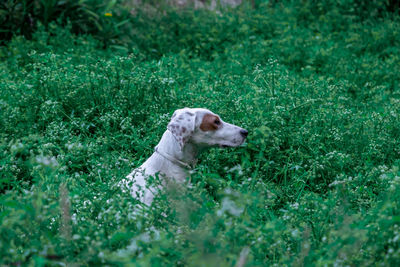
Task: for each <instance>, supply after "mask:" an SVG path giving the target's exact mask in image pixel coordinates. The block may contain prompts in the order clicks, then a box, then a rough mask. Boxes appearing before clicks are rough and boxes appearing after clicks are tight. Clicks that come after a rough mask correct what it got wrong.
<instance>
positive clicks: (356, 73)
mask: <svg viewBox="0 0 400 267" xmlns="http://www.w3.org/2000/svg"><path fill="white" fill-rule="evenodd" d="M283 3H284V4H282V3H277V4H275V5H271V4H261V3H257V8H256V9H253V8H251V7H246V6H242V7H239V8H238V9H236V10H230V11H226V12H223V13H220V12H214V11H204V10H197V11H189V10H186V11H182V10H169V9H167V10H166V11H165V10H164V11H163V16H159V15H160V14H158V15H157V16H156V15H154V14H153V13H152V12H157V11H154V10H150V11H149V10H146V11H145V12H141V11H140V10H139V11H138V10H136V11H135V12H132V14H131V15H130V16H131V17H129V20H128V21H126V20H125V19H126V16H128V15H126V14H125V13H123V12H122V13H121V14H124V17H123V19H124V20H123V21H122V22H123V23H122V24H121V21H120V20H118V18H117V16H116V15H115V16H114V17H112V16H111V17H110V16H107V18H102V20H103V19H104V20H105V19H115V20H116V21H114V22H104V23H109V24H110V25H113V24H112V23H115V25H119V26H118V27H117V28H118V34H116V33H115V32H113V33H112V34H111V36H110V39H109V40H107V34H105V33H104V35H103V36H102V37H101V38H98V35H96V34H93V35H75V34H73V33H71V32H74V29H73V25H72V24H71V23H70V24H68V23H67V24H66V25H64V26H63V27H61V26H59V25H60V24H57V23H48V24H46V25H45V26H40V24H39V25H38V27H37V29H36V30H35V31H34V32H33V34H32V39H30V40H27V39H25V38H23V37H22V36H20V35H18V34H16V35H15V36H14V37H13V38H12V39H11V40H10V41H9V42H8V43H7V46H4V47H1V48H0V57H1V62H0V77H1V81H2V82H1V83H0V129H1V131H0V147H1V149H0V191H1V195H0V241H1V242H0V263H1V264H2V265H3V264H6V265H7V264H8V265H15V264H22V265H25V264H32V265H33V264H36V265H39V266H40V265H46V264H48V265H62V264H77V265H99V264H107V265H124V264H132V265H135V264H138V265H140V266H142V265H144V266H146V265H155V266H157V265H167V266H170V265H194V266H198V265H210V266H232V265H235V264H236V263H237V261H238V259H239V257H240V255H241V254H242V255H247V256H246V257H245V259H246V264H247V265H248V266H255V265H273V264H276V265H278V266H282V265H311V264H313V265H328V266H330V265H336V266H342V265H343V266H344V265H361V266H367V265H368V266H369V265H384V266H389V265H392V266H394V265H397V264H399V263H400V246H399V245H400V229H399V225H400V170H399V167H400V157H399V156H400V144H399V143H400V141H399V136H400V119H399V115H400V91H399V82H400V75H399V73H400V56H399V55H400V34H399V31H400V21H399V18H398V15H396V13H385V12H383V11H382V10H381V9H379V8H377V9H373V10H376V14H375V13H373V12H368V11H371V10H368V9H367V11H365V10H364V9H355V8H354V6H355V4H354V3H353V2H352V1H349V3H348V4H349V6H340V5H334V4H330V2H329V1H325V2H324V5H315V6H313V3H312V1H310V2H306V1H304V2H303V3H302V4H301V5H300V4H296V3H292V2H283ZM307 3H308V5H307ZM371 3H375V4H376V2H375V1H371ZM350 4H353V5H350ZM311 7H314V8H311ZM348 7H353V8H348ZM119 8H121V9H123V7H119ZM127 13H129V12H127ZM369 14H371V16H369ZM372 15H374V16H372ZM72 23H73V22H72ZM61 24H62V23H61ZM110 27H111V26H110ZM124 27H126V28H125V30H124ZM111 29H113V27H111ZM124 32H125V35H124V34H123V33H124ZM185 106H189V107H206V108H209V109H211V110H213V111H214V112H216V113H218V114H220V115H221V117H222V118H224V119H225V120H226V121H229V122H232V123H235V124H238V125H241V126H243V127H244V128H246V129H249V130H250V134H249V137H248V140H247V144H246V146H243V147H240V148H234V149H226V150H219V149H211V150H210V151H208V152H206V153H205V154H204V155H202V157H201V158H200V162H199V165H198V167H197V171H196V172H195V173H194V174H193V175H192V177H191V181H192V184H193V186H192V187H190V188H187V187H185V186H183V187H179V186H177V187H176V188H174V189H171V190H170V191H168V192H163V193H162V194H160V195H159V196H158V198H157V199H156V201H155V202H154V204H153V206H152V208H151V209H150V210H149V211H146V212H142V210H141V209H140V207H139V205H138V203H137V202H136V201H135V200H133V199H132V198H131V196H130V195H129V193H127V192H123V191H122V190H121V189H120V188H119V187H118V186H117V184H118V182H119V181H120V180H121V179H122V178H123V177H124V176H125V175H126V174H128V173H129V172H130V171H131V170H132V169H133V168H134V167H135V166H138V165H140V164H141V163H142V162H143V161H144V160H145V159H146V158H147V157H148V156H149V155H150V154H151V153H152V151H153V147H154V146H155V145H156V143H157V142H158V140H159V138H160V136H161V134H162V133H163V131H164V130H165V129H166V125H167V123H168V121H169V118H170V116H171V115H172V112H173V111H174V110H175V109H177V108H181V107H185ZM162 213H165V214H167V215H168V216H167V217H164V216H162V215H161V214H162Z"/></svg>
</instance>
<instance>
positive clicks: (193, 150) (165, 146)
mask: <svg viewBox="0 0 400 267" xmlns="http://www.w3.org/2000/svg"><path fill="white" fill-rule="evenodd" d="M157 150H158V151H159V152H160V153H161V154H167V155H168V156H171V157H172V158H174V159H177V160H178V161H182V162H184V163H186V164H188V165H190V166H194V165H195V164H196V161H197V156H198V154H199V152H200V148H199V147H198V146H196V145H195V144H192V143H186V144H185V145H184V146H183V148H181V147H180V145H179V143H178V141H177V140H176V139H175V137H174V136H173V134H172V133H171V132H170V131H169V130H167V131H165V132H164V134H163V136H162V138H161V140H160V142H159V143H158V145H157Z"/></svg>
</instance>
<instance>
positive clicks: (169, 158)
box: [154, 146, 193, 170]
mask: <svg viewBox="0 0 400 267" xmlns="http://www.w3.org/2000/svg"><path fill="white" fill-rule="evenodd" d="M154 152H156V153H158V154H159V155H160V156H162V157H163V158H165V159H166V160H169V161H170V162H172V163H174V164H175V165H178V166H179V167H182V168H184V169H187V170H191V169H193V167H192V166H190V165H189V164H188V163H186V162H183V161H181V160H179V159H176V158H174V157H173V156H171V155H169V154H168V153H165V152H161V151H159V150H158V147H157V146H156V147H155V148H154Z"/></svg>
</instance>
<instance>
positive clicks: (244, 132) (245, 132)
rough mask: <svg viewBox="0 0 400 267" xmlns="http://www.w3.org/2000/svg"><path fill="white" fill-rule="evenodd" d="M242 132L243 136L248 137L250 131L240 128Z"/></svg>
mask: <svg viewBox="0 0 400 267" xmlns="http://www.w3.org/2000/svg"><path fill="white" fill-rule="evenodd" d="M240 134H241V135H242V136H243V137H247V135H248V134H249V132H248V131H247V130H245V129H242V130H240Z"/></svg>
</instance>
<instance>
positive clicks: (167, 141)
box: [127, 108, 248, 205]
mask: <svg viewBox="0 0 400 267" xmlns="http://www.w3.org/2000/svg"><path fill="white" fill-rule="evenodd" d="M247 134H248V132H247V131H246V130H245V129H243V128H240V127H238V126H235V125H233V124H229V123H226V122H224V121H222V120H221V118H220V117H219V116H218V115H216V114H214V113H213V112H211V111H209V110H207V109H203V108H183V109H178V110H176V111H175V112H174V114H173V115H172V118H171V121H170V122H169V124H168V126H167V130H166V131H165V132H164V134H163V136H162V138H161V140H160V142H159V143H158V145H157V146H156V147H155V149H154V153H153V154H152V155H151V157H150V158H148V159H147V160H146V162H145V163H143V165H141V166H140V167H139V168H137V169H135V170H134V171H133V172H132V173H130V174H129V175H128V176H127V179H128V181H131V184H132V187H131V188H130V190H131V193H132V195H133V196H134V197H137V198H138V199H139V200H140V201H141V202H142V203H144V204H146V205H150V204H151V202H152V201H153V198H154V194H155V193H156V192H157V190H158V189H159V188H158V187H154V186H153V187H151V186H150V187H149V186H147V185H146V178H148V177H149V176H154V175H156V174H159V177H162V178H163V180H164V181H162V183H163V184H164V185H165V181H166V180H165V179H166V178H167V177H168V178H172V179H173V180H175V181H176V182H180V183H181V182H184V181H185V178H187V177H188V176H189V170H190V169H191V168H192V167H193V166H194V165H195V164H196V159H197V156H198V154H199V152H201V150H202V149H204V148H206V147H210V146H219V147H236V146H239V145H241V144H242V143H243V142H244V140H245V139H246V137H247ZM132 182H133V183H132Z"/></svg>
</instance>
